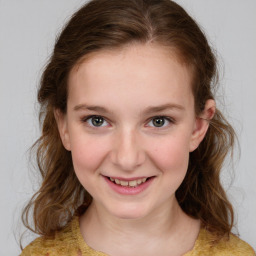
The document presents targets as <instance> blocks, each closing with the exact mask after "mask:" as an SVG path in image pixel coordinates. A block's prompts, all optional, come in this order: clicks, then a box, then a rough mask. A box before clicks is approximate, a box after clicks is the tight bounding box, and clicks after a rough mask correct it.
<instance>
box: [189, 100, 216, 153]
mask: <svg viewBox="0 0 256 256" xmlns="http://www.w3.org/2000/svg"><path fill="white" fill-rule="evenodd" d="M215 110H216V106H215V101H214V100H212V99H209V100H207V101H206V103H205V108H204V110H203V112H202V113H201V114H200V116H198V117H197V118H196V121H195V128H194V131H193V134H192V137H191V141H190V152H192V151H194V150H195V149H196V148H197V147H198V146H199V144H200V143H201V142H202V140H203V139H204V137H205V134H206V132H207V130H208V127H209V122H210V120H211V119H212V118H213V117H214V114H215Z"/></svg>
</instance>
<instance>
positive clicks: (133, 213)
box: [109, 204, 148, 220]
mask: <svg viewBox="0 0 256 256" xmlns="http://www.w3.org/2000/svg"><path fill="white" fill-rule="evenodd" d="M109 212H110V214H111V215H113V216H115V217H116V218H119V219H126V220H136V219H141V218H143V217H145V216H147V215H148V211H147V210H146V207H143V206H142V205H140V206H138V205H129V204H125V205H123V204H122V205H117V206H116V207H112V208H111V209H109Z"/></svg>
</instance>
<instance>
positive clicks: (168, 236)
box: [55, 44, 215, 256]
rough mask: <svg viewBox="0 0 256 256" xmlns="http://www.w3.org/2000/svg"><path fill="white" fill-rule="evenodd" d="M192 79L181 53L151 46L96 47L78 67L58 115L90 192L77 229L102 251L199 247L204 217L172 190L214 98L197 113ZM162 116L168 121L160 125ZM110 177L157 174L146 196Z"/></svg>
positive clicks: (171, 251) (175, 251)
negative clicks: (125, 191)
mask: <svg viewBox="0 0 256 256" xmlns="http://www.w3.org/2000/svg"><path fill="white" fill-rule="evenodd" d="M191 77H192V75H191V72H190V70H189V69H188V67H187V66H185V65H184V64H182V63H180V62H179V61H178V59H177V58H176V57H175V54H174V53H172V54H170V50H169V51H168V50H167V49H166V48H164V47H161V46H158V45H153V44H146V45H140V44H136V45H129V46H127V47H124V48H122V49H118V50H112V51H107V50H104V51H101V52H98V53H94V54H93V55H92V56H90V57H88V58H86V59H85V60H84V61H83V62H82V63H81V64H79V65H78V66H76V67H74V68H73V70H72V71H71V73H70V76H69V81H68V86H69V95H68V102H67V113H66V114H62V113H61V112H59V111H56V113H55V115H56V120H57V123H58V127H59V131H60V135H61V138H62V141H63V145H64V147H65V148H66V149H67V150H70V151H71V153H72V159H73V164H74V169H75V172H76V175H77V177H78V179H79V181H80V182H81V184H82V185H83V186H84V188H85V189H86V190H87V191H88V192H89V193H90V194H91V195H92V197H93V202H92V204H91V205H90V207H89V208H88V210H87V211H86V213H85V214H84V215H83V216H82V217H81V218H80V227H81V233H82V235H83V237H84V239H85V241H86V242H87V244H88V245H89V246H91V247H92V248H94V249H95V250H99V251H103V252H105V253H107V254H109V255H113V256H114V255H118V256H126V255H131V252H132V254H133V255H135V256H136V255H157V254H158V255H162V256H165V255H183V254H184V253H186V252H187V251H189V250H191V249H192V248H193V246H194V243H195V241H196V238H197V236H198V233H199V229H200V222H199V221H198V220H194V219H192V218H190V217H188V216H187V215H186V214H185V213H184V212H183V211H182V210H181V208H180V207H179V205H178V203H177V200H176V198H175V191H176V190H177V189H178V187H179V186H180V184H181V183H182V181H183V179H184V177H185V175H186V172H187V168H188V161H189V153H190V152H191V151H193V150H195V149H196V148H197V147H198V145H199V144H200V142H201V141H202V140H203V138H204V136H205V133H206V131H207V129H208V125H209V123H208V121H207V120H209V119H211V118H212V117H213V115H214V111H215V104H214V101H213V100H208V101H207V102H206V105H205V109H204V111H203V112H202V113H201V115H200V116H199V117H197V116H196V115H195V111H194V97H193V94H192V89H191ZM95 106H97V108H95ZM99 107H101V108H99ZM153 107H162V109H158V110H157V109H156V108H154V109H153ZM103 108H104V109H103ZM91 115H96V116H101V117H103V118H104V119H103V120H104V121H103V123H102V125H101V126H96V127H95V126H94V125H93V123H92V119H91V118H90V116H91ZM156 116H164V117H166V118H168V119H169V121H168V119H165V118H164V119H162V122H163V126H161V127H156V126H155V123H154V120H155V119H154V118H155V117H156ZM106 176H107V177H119V178H121V179H136V178H138V177H153V178H152V180H151V183H150V185H149V186H148V187H147V188H146V189H145V190H143V191H142V192H141V193H138V194H136V195H122V194H119V193H117V192H116V191H113V189H112V188H111V187H110V186H109V184H108V183H107V182H106V179H105V178H104V177H106Z"/></svg>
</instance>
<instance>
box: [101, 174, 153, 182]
mask: <svg viewBox="0 0 256 256" xmlns="http://www.w3.org/2000/svg"><path fill="white" fill-rule="evenodd" d="M103 176H105V177H107V178H112V179H118V180H122V181H132V180H140V179H144V178H150V177H153V176H139V177H131V178H124V177H117V176H106V175H103Z"/></svg>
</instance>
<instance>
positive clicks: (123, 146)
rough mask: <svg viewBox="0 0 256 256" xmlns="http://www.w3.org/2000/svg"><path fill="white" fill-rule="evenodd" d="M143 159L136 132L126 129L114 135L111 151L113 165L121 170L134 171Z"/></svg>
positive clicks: (143, 153)
mask: <svg viewBox="0 0 256 256" xmlns="http://www.w3.org/2000/svg"><path fill="white" fill-rule="evenodd" d="M145 159H146V155H145V151H144V150H143V147H142V143H141V140H140V136H139V134H138V132H136V131H134V130H129V129H127V130H125V131H121V132H119V133H117V134H116V135H115V138H114V142H113V147H112V151H111V161H112V163H113V164H114V165H116V166H118V167H119V168H121V169H122V170H126V171H134V170H135V169H136V168H138V167H139V166H140V165H142V164H143V163H144V162H145Z"/></svg>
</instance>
